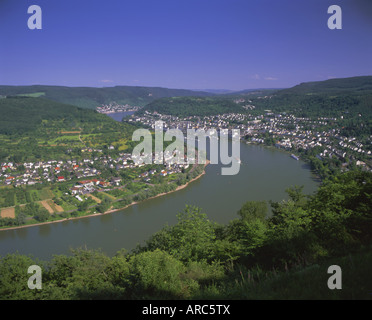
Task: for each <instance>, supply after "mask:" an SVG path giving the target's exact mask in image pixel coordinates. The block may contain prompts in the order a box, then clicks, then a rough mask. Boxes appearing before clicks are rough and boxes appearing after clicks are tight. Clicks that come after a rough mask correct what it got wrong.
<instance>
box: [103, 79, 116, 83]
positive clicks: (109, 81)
mask: <svg viewBox="0 0 372 320" xmlns="http://www.w3.org/2000/svg"><path fill="white" fill-rule="evenodd" d="M101 82H103V83H113V82H114V81H113V80H107V79H105V80H101Z"/></svg>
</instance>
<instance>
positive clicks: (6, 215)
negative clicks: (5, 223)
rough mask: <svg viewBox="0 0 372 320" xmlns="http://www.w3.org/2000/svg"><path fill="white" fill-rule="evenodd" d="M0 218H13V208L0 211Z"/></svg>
mask: <svg viewBox="0 0 372 320" xmlns="http://www.w3.org/2000/svg"><path fill="white" fill-rule="evenodd" d="M1 218H13V219H14V218H15V210H14V208H6V209H1Z"/></svg>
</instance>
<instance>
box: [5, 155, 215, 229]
mask: <svg viewBox="0 0 372 320" xmlns="http://www.w3.org/2000/svg"><path fill="white" fill-rule="evenodd" d="M209 163H210V161H209V160H207V161H206V163H205V164H204V170H203V172H202V173H201V174H199V175H198V176H197V177H195V178H193V179H191V180H190V181H188V182H187V183H185V184H183V185H181V186H178V187H177V188H176V189H175V190H172V191H169V192H163V193H159V194H157V195H156V196H153V197H150V198H148V199H146V200H143V201H134V202H132V203H130V204H128V205H126V206H125V207H122V208H119V209H110V210H107V211H105V212H103V213H92V214H87V215H84V216H80V217H70V218H64V219H58V220H54V221H46V222H40V223H33V224H29V225H23V226H17V227H3V228H0V231H8V230H16V229H22V228H28V227H37V226H42V225H47V224H52V223H59V222H64V221H71V220H77V219H83V218H91V217H96V216H102V215H106V214H110V213H114V212H118V211H122V210H125V209H127V208H129V207H131V206H134V205H136V204H139V203H141V202H144V201H147V200H150V199H154V198H158V197H162V196H164V195H167V194H170V193H173V192H176V191H179V190H182V189H185V188H186V187H187V186H188V185H189V184H190V183H192V182H193V181H196V180H198V179H200V178H201V177H202V176H203V175H204V174H205V168H206V166H207V165H208V164H209Z"/></svg>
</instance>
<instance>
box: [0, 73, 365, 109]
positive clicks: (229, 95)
mask: <svg viewBox="0 0 372 320" xmlns="http://www.w3.org/2000/svg"><path fill="white" fill-rule="evenodd" d="M1 96H3V97H4V96H16V97H33V98H44V99H49V100H52V101H55V102H59V103H63V104H69V105H74V106H78V107H81V108H86V109H95V108H96V107H97V106H101V105H102V104H109V103H112V102H113V103H117V104H123V105H125V104H129V105H131V106H140V107H145V108H143V110H142V111H141V112H144V111H146V110H148V111H158V112H160V113H164V114H173V115H178V116H190V115H212V114H218V113H229V112H244V109H243V108H242V106H243V105H245V104H247V101H248V100H249V101H250V102H249V104H252V105H255V106H256V107H257V109H256V110H261V109H272V110H275V111H286V112H295V113H296V114H300V115H301V114H302V115H309V114H319V115H325V116H326V115H335V114H340V113H344V112H353V113H356V112H357V113H363V114H364V115H366V114H367V115H370V114H371V106H372V76H361V77H350V78H338V79H329V80H325V81H316V82H306V83H301V84H299V85H296V86H294V87H292V88H287V89H274V88H273V89H247V90H241V91H236V92H233V91H231V90H219V89H216V90H215V89H205V91H197V90H187V89H168V88H160V87H138V86H137V87H134V86H116V87H104V88H94V87H63V86H44V85H34V86H0V98H1ZM234 100H242V102H241V103H235V102H234ZM141 112H140V113H141Z"/></svg>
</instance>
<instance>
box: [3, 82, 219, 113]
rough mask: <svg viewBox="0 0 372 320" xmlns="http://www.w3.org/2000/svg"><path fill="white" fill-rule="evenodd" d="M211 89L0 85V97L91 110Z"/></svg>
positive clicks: (200, 94)
mask: <svg viewBox="0 0 372 320" xmlns="http://www.w3.org/2000/svg"><path fill="white" fill-rule="evenodd" d="M212 95H214V94H213V93H211V92H203V91H192V90H185V89H168V88H160V87H132V86H116V87H104V88H94V87H62V86H44V85H34V86H0V96H29V97H45V98H47V99H50V100H53V101H57V102H61V103H66V104H71V105H75V106H78V107H81V108H86V109H95V108H96V107H98V106H100V105H102V104H109V103H111V102H116V103H118V104H123V105H125V104H129V105H131V106H140V107H142V106H145V105H146V104H148V103H150V102H152V101H154V100H155V99H159V98H163V97H182V96H198V97H205V96H212Z"/></svg>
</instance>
